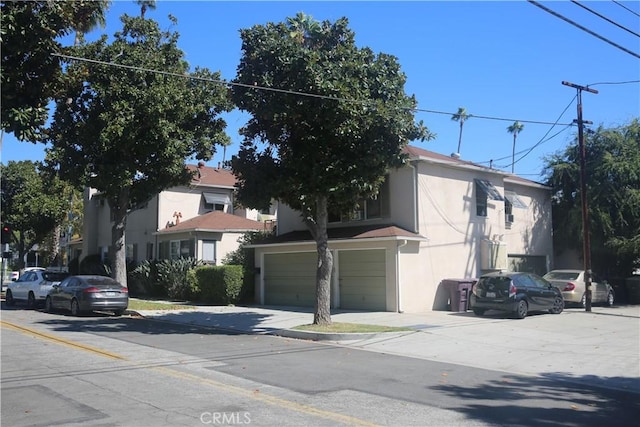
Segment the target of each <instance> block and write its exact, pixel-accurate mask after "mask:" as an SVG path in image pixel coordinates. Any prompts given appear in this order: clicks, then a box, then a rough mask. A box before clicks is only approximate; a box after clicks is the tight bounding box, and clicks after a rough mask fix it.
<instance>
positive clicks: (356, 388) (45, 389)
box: [1, 307, 640, 426]
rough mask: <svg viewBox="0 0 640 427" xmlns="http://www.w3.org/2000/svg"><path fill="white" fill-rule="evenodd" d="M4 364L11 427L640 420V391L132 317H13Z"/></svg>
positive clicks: (5, 413)
mask: <svg viewBox="0 0 640 427" xmlns="http://www.w3.org/2000/svg"><path fill="white" fill-rule="evenodd" d="M469 351H473V350H472V349H469ZM1 356H2V423H3V424H4V425H11V426H33V425H53V424H56V425H83V426H84V425H94V426H97V425H101V426H102V425H114V426H142V425H156V426H157V425H160V426H164V425H167V426H169V425H171V426H175V425H185V426H193V425H242V424H246V425H269V426H270V425H285V426H286V425H291V426H294V425H295V426H298V425H310V426H316V425H317V426H323V425H327V426H332V425H391V426H394V425H398V426H400V425H402V426H405V425H415V426H422V425H433V426H448V425H465V426H476V425H522V426H528V425H565V426H585V425H594V426H595V425H603V424H606V423H608V424H612V423H613V424H616V425H632V424H633V423H634V422H635V421H636V420H637V416H638V414H639V413H640V404H639V403H638V399H637V397H638V394H637V393H634V392H633V391H627V390H613V389H607V388H601V387H594V386H586V385H584V384H579V383H575V382H570V381H563V380H560V379H558V377H554V376H524V375H516V374H511V373H505V372H499V371H495V370H485V369H478V368H474V367H469V366H462V365H459V364H448V363H443V362H434V361H429V360H423V359H418V358H414V357H404V356H397V355H390V354H382V353H379V352H372V351H363V350H359V349H354V348H351V347H345V346H337V345H330V344H322V343H315V342H308V341H302V340H294V339H288V338H281V337H274V336H265V335H244V334H235V333H230V332H221V331H215V330H212V329H207V328H200V327H197V326H193V325H180V324H171V323H166V322H157V321H151V320H146V319H136V318H128V317H123V318H117V317H111V316H102V315H95V316H86V317H81V318H75V317H70V316H65V315H49V314H47V313H43V312H40V311H33V310H24V309H20V308H18V309H5V307H3V311H2V355H1ZM505 357H508V356H505ZM558 357H562V355H559V356H558Z"/></svg>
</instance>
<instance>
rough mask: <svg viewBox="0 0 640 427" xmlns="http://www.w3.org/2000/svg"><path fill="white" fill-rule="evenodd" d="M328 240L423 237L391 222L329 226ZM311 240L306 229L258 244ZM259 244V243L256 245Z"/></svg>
mask: <svg viewBox="0 0 640 427" xmlns="http://www.w3.org/2000/svg"><path fill="white" fill-rule="evenodd" d="M327 233H328V235H329V240H345V239H380V238H400V239H402V238H413V239H425V237H424V236H421V235H420V234H417V233H413V232H411V231H408V230H405V229H404V228H400V227H398V226H396V225H393V224H378V225H358V226H353V227H338V228H329V229H328V230H327ZM306 241H311V242H313V241H314V239H313V237H312V236H311V233H310V232H309V231H308V230H298V231H292V232H290V233H286V234H282V235H280V236H272V237H269V238H267V239H265V240H264V241H262V242H260V244H274V243H291V242H306ZM257 246H259V245H257Z"/></svg>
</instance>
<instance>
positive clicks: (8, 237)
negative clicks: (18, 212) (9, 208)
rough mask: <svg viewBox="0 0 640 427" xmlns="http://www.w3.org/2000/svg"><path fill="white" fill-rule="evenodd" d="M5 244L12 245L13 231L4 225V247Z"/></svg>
mask: <svg viewBox="0 0 640 427" xmlns="http://www.w3.org/2000/svg"><path fill="white" fill-rule="evenodd" d="M5 243H11V229H10V228H9V227H8V226H6V225H3V226H2V244H3V245H4V244H5Z"/></svg>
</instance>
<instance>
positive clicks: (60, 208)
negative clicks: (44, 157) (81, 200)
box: [0, 161, 73, 268]
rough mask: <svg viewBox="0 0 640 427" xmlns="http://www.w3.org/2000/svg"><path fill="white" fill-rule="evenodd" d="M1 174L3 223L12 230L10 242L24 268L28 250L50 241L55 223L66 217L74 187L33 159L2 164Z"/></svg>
mask: <svg viewBox="0 0 640 427" xmlns="http://www.w3.org/2000/svg"><path fill="white" fill-rule="evenodd" d="M0 176H2V184H1V185H2V223H3V225H6V226H8V227H9V228H10V229H11V232H12V236H11V237H12V238H11V240H12V241H11V243H10V245H11V247H12V249H14V250H15V251H17V252H18V263H19V264H20V265H19V267H21V268H22V267H24V255H25V253H26V252H27V251H29V250H30V249H31V248H32V247H33V246H34V245H36V244H39V245H42V244H43V243H44V242H45V240H47V239H48V240H51V239H50V237H51V235H52V233H54V231H55V228H56V225H57V224H59V223H61V222H62V221H63V220H64V218H65V215H67V211H68V209H69V198H70V197H71V194H72V193H73V189H72V188H71V187H70V186H69V185H67V184H66V183H64V182H62V181H61V180H60V179H58V178H57V177H56V176H55V175H51V174H50V173H49V172H48V171H47V170H46V169H45V168H43V166H42V165H41V164H40V163H34V162H32V161H20V162H14V161H10V162H9V163H8V164H7V165H6V166H4V165H1V164H0Z"/></svg>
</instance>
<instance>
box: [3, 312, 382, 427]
mask: <svg viewBox="0 0 640 427" xmlns="http://www.w3.org/2000/svg"><path fill="white" fill-rule="evenodd" d="M0 326H2V327H3V328H7V329H11V330H14V331H18V332H21V333H23V334H26V335H32V336H34V337H36V338H41V339H45V340H48V341H52V342H55V343H58V344H61V345H64V346H66V347H70V348H75V349H80V350H84V351H88V352H90V353H93V354H98V355H100V356H104V357H107V358H109V359H114V360H122V361H127V362H128V363H130V364H133V365H139V366H141V367H144V368H147V369H153V370H154V371H157V372H160V373H162V374H164V375H168V376H171V377H174V378H178V379H184V380H187V381H191V382H194V383H198V384H204V385H208V386H212V387H215V388H219V389H222V390H223V391H225V392H229V393H233V394H235V395H237V396H241V397H244V398H249V399H252V400H256V401H259V402H262V403H267V404H270V405H273V406H276V407H279V408H284V409H289V410H292V411H296V412H300V413H303V414H306V415H312V416H316V417H320V418H325V419H328V420H330V421H333V422H338V423H342V424H346V425H354V426H367V427H373V426H377V424H374V423H371V422H369V421H366V420H361V419H359V418H355V417H351V416H348V415H343V414H339V413H336V412H331V411H325V410H322V409H318V408H314V407H313V406H309V405H304V404H301V403H298V402H294V401H291V400H286V399H282V398H279V397H276V396H271V395H268V394H264V393H261V392H260V391H259V390H249V389H246V388H243V387H239V386H234V385H231V384H226V383H223V382H220V381H216V380H212V379H209V378H202V377H199V376H197V375H193V374H189V373H186V372H181V371H177V370H174V369H170V368H167V367H165V366H143V365H142V364H137V363H135V362H131V361H129V360H128V359H127V358H126V357H124V356H121V355H119V354H116V353H111V352H109V351H106V350H102V349H100V348H97V347H93V346H90V345H86V344H81V343H78V342H75V341H71V340H67V339H64V338H61V337H58V336H55V335H51V334H47V333H45V332H40V331H36V330H34V329H31V328H26V327H24V326H20V325H16V324H14V323H10V322H6V321H4V320H0Z"/></svg>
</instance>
